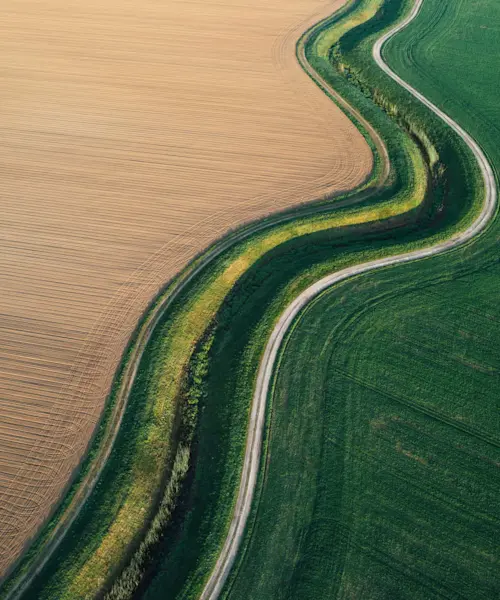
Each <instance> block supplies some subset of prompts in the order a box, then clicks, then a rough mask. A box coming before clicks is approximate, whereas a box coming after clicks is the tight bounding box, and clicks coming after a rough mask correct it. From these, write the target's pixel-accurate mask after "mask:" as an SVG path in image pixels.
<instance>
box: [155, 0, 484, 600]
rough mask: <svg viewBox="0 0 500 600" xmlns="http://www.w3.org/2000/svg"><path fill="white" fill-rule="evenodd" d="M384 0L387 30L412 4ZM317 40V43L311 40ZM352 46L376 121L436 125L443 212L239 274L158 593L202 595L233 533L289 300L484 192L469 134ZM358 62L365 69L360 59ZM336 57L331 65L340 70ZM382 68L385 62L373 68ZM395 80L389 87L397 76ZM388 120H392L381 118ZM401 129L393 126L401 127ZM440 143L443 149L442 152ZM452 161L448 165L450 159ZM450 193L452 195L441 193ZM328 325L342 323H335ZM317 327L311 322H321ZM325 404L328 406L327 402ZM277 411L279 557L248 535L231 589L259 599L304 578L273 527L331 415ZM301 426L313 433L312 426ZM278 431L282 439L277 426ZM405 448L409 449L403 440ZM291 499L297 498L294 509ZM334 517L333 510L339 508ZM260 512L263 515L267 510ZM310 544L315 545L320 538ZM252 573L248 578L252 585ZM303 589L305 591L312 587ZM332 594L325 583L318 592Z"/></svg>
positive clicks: (283, 519) (310, 243)
mask: <svg viewBox="0 0 500 600" xmlns="http://www.w3.org/2000/svg"><path fill="white" fill-rule="evenodd" d="M385 8H386V9H391V11H389V10H387V12H386V16H385V18H386V19H387V21H383V20H382V19H379V20H378V29H377V28H376V27H373V24H370V26H369V27H368V28H367V29H368V32H369V33H370V34H371V35H372V36H378V35H379V33H380V32H379V30H380V29H382V28H383V27H384V26H385V25H386V24H387V22H389V20H390V19H392V18H397V16H398V15H399V14H400V13H401V11H402V8H404V7H403V6H401V4H400V3H395V2H393V3H392V4H390V3H386V5H385ZM323 27H325V25H323V26H320V27H319V28H318V31H323V29H322V28H323ZM366 34H367V32H366V31H358V35H359V37H360V39H363V37H364V36H365V35H366ZM372 39H373V37H372ZM369 46H370V42H369V41H367V42H366V43H365V53H368V52H369ZM308 50H309V51H311V46H309V48H308ZM355 50H356V52H355ZM342 51H343V53H342V56H343V57H344V60H345V63H344V64H345V65H347V64H348V65H349V67H350V68H351V69H352V72H357V73H358V75H357V77H356V80H355V82H356V84H357V85H358V86H360V87H361V90H360V87H358V88H357V89H356V88H355V89H354V90H352V91H351V95H350V96H349V93H350V92H349V90H348V88H347V87H346V86H344V89H343V90H342V93H343V95H345V96H346V97H349V98H350V99H352V97H353V96H355V97H356V98H357V100H358V102H357V104H356V105H357V106H359V105H360V104H362V103H364V105H365V106H366V107H369V108H368V109H367V110H370V111H371V115H372V118H373V119H378V121H377V123H379V124H382V123H384V124H385V121H383V119H384V118H385V113H386V112H391V113H393V114H394V112H395V111H394V110H390V111H389V110H387V107H388V106H394V107H397V106H399V105H402V106H404V107H405V110H404V111H403V110H402V109H401V110H399V109H398V111H397V113H396V114H397V116H398V121H399V123H400V124H401V125H402V126H403V127H404V128H405V129H410V130H412V131H413V132H421V133H422V134H423V132H426V133H425V134H423V135H422V139H421V143H422V146H423V147H424V148H426V149H427V150H429V149H431V148H434V149H436V150H435V152H431V151H427V152H426V154H427V158H428V161H429V164H433V165H434V166H435V168H436V171H437V173H440V174H441V175H442V174H443V173H446V185H445V186H443V187H444V189H443V188H440V187H439V177H435V178H434V186H435V187H434V192H435V194H434V202H436V201H439V202H440V204H439V205H438V209H437V210H436V211H435V212H432V206H433V205H432V203H430V204H429V205H427V208H428V209H429V208H430V209H431V210H430V211H429V213H427V214H426V213H425V212H422V213H420V221H419V227H418V230H415V229H414V228H411V227H406V228H400V229H398V230H393V231H392V232H391V233H390V234H388V233H387V232H386V233H385V234H380V233H379V234H378V235H376V234H375V233H374V231H373V227H370V228H365V229H364V231H363V233H364V234H365V236H366V235H367V230H368V231H369V230H371V235H370V236H369V239H367V238H365V239H364V240H363V241H360V237H361V236H360V234H361V231H360V230H359V229H358V230H350V231H349V232H341V231H337V232H329V234H328V235H329V237H328V238H327V237H326V236H324V237H321V236H318V235H315V236H310V237H308V238H307V239H302V240H293V241H291V242H289V243H288V244H285V245H283V246H281V247H280V248H278V249H276V250H275V251H273V252H269V253H268V254H267V255H266V256H265V257H264V258H263V259H262V260H261V261H259V263H257V264H256V265H255V266H254V267H252V268H251V269H249V270H248V271H247V273H246V274H245V275H244V276H243V277H242V278H241V279H240V280H239V282H238V284H237V286H236V287H235V288H234V289H233V290H232V292H231V294H230V295H229V296H228V298H227V299H226V301H225V303H224V305H223V307H222V309H221V310H220V311H219V313H218V315H217V323H218V327H217V328H216V330H215V339H214V345H213V349H212V352H211V361H210V371H209V377H208V379H207V394H206V400H205V403H204V412H203V414H202V416H201V418H200V424H199V430H198V434H197V454H196V461H195V464H194V469H193V470H194V475H193V481H192V482H190V485H189V486H188V487H187V489H186V491H185V494H184V497H183V505H182V506H181V507H180V509H179V511H178V512H177V517H176V518H177V522H176V523H174V525H173V526H172V528H171V529H170V530H169V531H168V532H167V535H166V539H165V541H164V544H163V550H162V552H161V553H159V556H158V557H157V561H158V565H157V566H156V567H154V568H153V571H154V572H155V576H153V577H152V582H151V584H150V586H149V588H148V590H147V592H146V594H145V597H146V598H148V599H149V600H152V599H156V598H161V597H162V595H163V594H164V591H165V590H169V593H170V594H171V596H172V597H179V598H195V597H197V595H198V593H199V591H200V589H201V588H202V587H203V583H204V581H205V578H206V577H207V575H208V573H209V572H210V569H211V568H212V566H213V564H214V561H215V558H216V556H217V553H218V550H219V548H220V546H221V542H222V540H223V539H224V535H225V532H226V528H227V524H228V519H229V517H230V508H231V506H232V503H233V502H234V498H235V489H236V486H237V483H238V478H239V465H240V464H241V455H242V452H243V445H244V441H245V437H244V436H245V426H246V416H247V409H248V405H249V402H250V399H251V394H252V390H253V383H254V378H255V375H256V371H257V367H258V363H259V359H260V356H261V354H262V349H263V346H264V344H265V340H266V338H267V332H268V331H269V330H270V327H271V326H272V324H273V323H274V321H275V318H276V317H277V315H278V314H279V312H280V311H281V310H282V308H283V306H285V305H286V303H287V302H288V301H289V300H290V299H291V298H293V297H294V296H295V295H296V294H297V293H299V292H300V290H302V289H303V288H304V287H305V286H306V285H308V284H309V283H311V282H312V281H314V280H316V279H317V278H318V277H320V276H321V275H324V274H326V273H328V272H332V271H333V270H336V269H339V268H341V267H342V266H345V265H346V264H351V261H353V262H361V261H362V260H366V259H368V258H371V257H373V256H380V255H381V254H383V253H387V252H390V253H393V252H397V251H402V250H403V249H407V248H408V247H409V246H412V245H416V244H417V243H418V242H417V240H419V239H420V238H421V236H422V235H425V233H428V234H429V235H430V236H431V235H432V231H434V232H435V233H434V235H433V238H434V239H436V238H437V237H438V236H442V235H443V234H444V232H446V233H448V234H449V232H450V230H451V228H452V227H454V226H455V224H456V223H457V222H458V218H457V216H459V217H463V215H464V212H465V209H466V208H467V207H470V206H471V200H472V199H473V198H476V197H477V196H476V195H475V194H476V193H479V190H478V187H479V186H477V184H476V181H477V180H475V170H474V167H472V169H471V165H470V159H469V158H468V156H467V152H464V151H462V149H461V148H460V146H459V145H457V144H456V143H455V142H454V140H453V136H452V135H451V134H450V133H449V132H448V131H447V130H446V129H444V128H443V127H441V126H439V124H436V123H434V122H433V120H432V119H431V118H430V117H429V118H428V121H429V122H431V123H432V127H429V128H428V127H425V119H424V117H423V111H420V109H417V108H415V110H413V104H412V102H411V101H409V100H407V99H406V98H403V95H402V94H401V95H400V92H399V89H398V90H397V95H396V94H395V95H394V97H392V96H390V95H389V94H390V92H387V94H386V95H384V97H382V96H381V95H380V94H379V93H378V92H377V88H370V86H369V84H368V83H366V82H367V81H369V80H370V77H371V73H370V74H368V73H366V70H367V69H368V68H369V67H368V62H367V61H364V60H363V62H361V61H360V62H356V60H359V57H360V56H362V55H361V54H358V53H357V46H354V45H353V50H352V51H351V52H350V53H347V51H346V50H345V48H342ZM311 62H312V61H311ZM328 64H329V63H328ZM358 65H360V66H358ZM316 66H319V67H320V68H322V69H323V70H322V73H323V75H324V76H326V77H328V78H329V79H330V80H331V79H333V78H334V77H336V75H335V74H334V71H333V69H331V66H329V67H327V66H326V65H324V64H322V65H319V63H318V62H317V63H316V64H315V67H316ZM356 68H357V69H358V70H357V71H354V69H356ZM328 69H331V71H332V73H331V77H330V75H329V70H328ZM318 70H319V69H318ZM372 70H373V71H374V70H375V69H373V68H372ZM346 71H347V69H344V72H346ZM376 77H377V78H376V79H375V81H376V82H377V85H378V84H379V82H380V85H382V83H381V78H379V74H378V72H377V74H376ZM351 79H354V78H351ZM337 83H338V85H337ZM341 85H342V84H341V83H340V82H337V81H336V85H335V88H336V89H339V86H341ZM387 87H388V88H389V86H387ZM374 97H377V100H379V99H381V98H388V101H380V104H382V106H383V107H384V111H381V110H380V109H374V108H373V105H372V104H371V103H370V100H372V99H374ZM364 99H366V101H365V100H364ZM389 102H390V104H389ZM383 127H384V125H382V126H381V129H382V130H383ZM386 131H387V129H386ZM390 131H391V134H392V131H393V130H390ZM427 132H428V133H427ZM437 153H438V155H439V159H437V156H436V154H437ZM444 164H445V165H446V170H445V169H444V167H443V165H444ZM403 172H404V171H403ZM475 186H476V187H475ZM438 190H440V191H438ZM475 190H477V191H475ZM440 193H441V194H442V195H439V194H440ZM438 198H439V200H438ZM452 199H453V203H452V201H451V200H452ZM434 206H435V205H434ZM429 214H430V215H431V217H430V218H429ZM469 215H470V213H469ZM426 217H427V218H426ZM465 221H466V219H462V221H461V224H463V223H464V222H465ZM428 264H429V265H433V264H434V263H433V262H432V261H429V262H428ZM407 268H408V267H407ZM441 268H442V265H437V271H436V272H434V276H436V273H437V274H439V273H440V269H441ZM420 269H421V265H420V264H419V266H418V267H412V269H411V275H409V276H408V277H409V281H410V282H411V283H412V282H413V281H414V280H415V276H416V273H417V274H418V272H419V271H420ZM424 272H425V270H424ZM408 273H410V271H408ZM387 274H388V275H387V277H388V278H389V279H388V281H389V283H388V285H390V286H391V289H392V285H395V283H396V281H393V280H392V272H391V271H390V270H388V271H387ZM360 281H362V279H360ZM363 286H366V287H367V288H368V290H370V288H371V286H370V284H365V283H364V282H363V283H362V284H361V287H362V288H363ZM395 287H397V285H395ZM353 298H354V299H355V298H356V294H353ZM326 330H327V331H331V329H329V328H328V327H327V328H326ZM309 334H311V329H310V330H309ZM318 355H321V348H318V347H316V348H315V352H314V353H311V355H309V354H304V355H303V356H302V360H303V359H304V356H311V357H313V356H318ZM295 368H296V370H297V371H298V372H299V373H300V372H303V371H304V368H303V367H302V368H299V367H298V365H297V364H296V365H295ZM306 370H307V369H306ZM308 384H309V388H308V389H306V388H305V387H303V388H301V392H302V395H301V397H300V398H299V400H298V405H299V406H300V405H301V404H302V403H303V402H304V398H308V397H310V396H311V391H312V390H314V386H313V384H312V379H309V380H308ZM307 407H308V405H307V404H306V411H305V414H307ZM288 408H290V407H289V405H288V404H287V403H285V408H284V410H287V409H288ZM320 408H321V410H322V408H323V407H320ZM321 410H320V411H319V412H317V413H316V415H317V416H318V417H319V419H320V418H321V414H322V412H321ZM274 418H275V415H274V412H273V413H272V414H270V426H271V427H272V430H271V431H272V433H273V434H274V431H275V429H279V431H280V434H282V435H283V437H284V438H285V437H286V441H287V442H288V443H287V445H286V446H285V450H284V452H285V453H286V452H287V453H288V454H289V456H290V457H291V460H290V461H288V462H286V463H284V462H282V461H281V460H280V459H281V458H282V455H280V456H279V457H277V458H274V457H275V454H274V452H273V449H272V448H269V449H270V452H269V453H268V454H267V457H266V460H269V463H270V464H275V465H276V472H275V480H274V483H275V485H276V487H278V488H280V490H281V496H280V499H281V501H282V502H281V503H280V504H279V507H278V508H277V510H276V511H275V512H274V513H273V519H274V520H273V521H272V523H271V522H270V521H265V522H263V525H262V527H261V529H260V532H261V543H262V546H265V545H267V546H268V550H269V553H270V554H273V555H274V556H275V557H276V559H275V560H274V561H270V557H269V553H268V554H266V555H264V554H262V547H259V548H255V549H254V548H253V546H248V547H247V549H246V551H245V552H244V553H243V563H242V564H241V565H240V570H239V573H237V575H236V579H235V581H233V582H232V585H231V586H230V587H229V588H228V591H227V595H228V596H232V595H233V594H234V595H235V597H241V598H252V597H253V598H256V599H257V598H259V599H260V598H268V597H269V598H273V597H275V596H276V597H283V598H287V597H289V596H288V595H287V594H289V593H290V590H291V589H292V588H293V586H294V585H295V584H296V582H295V581H294V582H293V583H290V585H289V586H288V585H285V583H286V582H284V581H283V580H282V579H279V578H278V577H277V573H278V572H282V571H281V568H280V569H277V570H275V567H277V564H278V563H279V562H280V561H284V559H285V556H284V554H283V553H281V552H280V548H281V546H280V544H281V541H282V540H281V539H273V538H272V536H271V535H270V532H271V530H272V528H278V527H286V524H287V523H290V522H293V519H294V515H293V514H291V509H292V508H294V507H300V505H301V503H300V500H298V501H297V499H296V497H295V495H294V492H295V489H294V488H293V487H292V486H291V487H289V486H288V481H287V467H288V464H289V462H293V457H294V456H296V454H297V453H300V452H301V451H304V452H307V450H306V449H307V444H308V443H313V442H312V439H311V437H312V436H314V435H317V432H318V431H320V430H321V422H320V421H319V419H318V422H316V423H314V427H311V426H310V425H311V421H309V422H308V423H307V424H306V428H307V429H306V430H307V433H308V434H309V436H310V437H309V439H308V440H307V441H306V442H305V443H302V439H301V438H300V436H295V435H294V430H292V428H291V427H290V428H289V429H288V430H287V428H286V427H284V428H283V430H282V428H281V427H279V425H278V424H275V421H274ZM296 418H297V411H293V412H292V413H291V415H290V422H293V421H295V419H296ZM301 433H304V430H303V431H302V432H301ZM269 443H272V438H271V441H270V442H269ZM319 443H321V440H317V441H316V444H319ZM313 445H314V444H313ZM214 448H217V453H216V454H214V450H213V449H214ZM301 449H304V450H301ZM403 450H405V449H404V448H403ZM264 464H265V463H264ZM310 467H311V465H310V464H309V462H307V461H306V462H305V463H304V462H301V463H300V464H297V467H296V468H294V474H295V475H297V477H298V478H299V479H300V477H303V474H304V470H307V469H309V468H310ZM317 476H318V473H317V471H314V474H313V475H312V477H313V478H315V477H317ZM265 481H267V478H266V479H265ZM261 483H262V482H261ZM300 486H301V489H302V490H303V491H304V493H305V494H307V490H308V483H307V482H304V484H300ZM265 492H266V488H263V490H262V494H265ZM270 502H271V500H270ZM287 509H289V510H288V512H287ZM299 510H300V508H299ZM280 511H281V512H280ZM328 518H333V517H332V516H331V515H329V517H328ZM257 522H258V523H260V513H259V519H258V521H257ZM295 523H296V524H297V528H298V533H297V529H296V530H295V533H297V535H298V538H295V539H294V543H296V545H295V546H294V547H293V551H292V554H293V552H295V553H296V554H295V555H294V560H299V559H298V552H299V549H300V539H301V534H300V531H301V530H302V532H303V529H304V527H305V526H306V524H304V523H303V522H300V521H298V520H296V521H295ZM252 539H253V538H252ZM309 550H311V549H310V548H309ZM264 556H265V557H264ZM252 559H253V562H252ZM266 561H267V562H266ZM282 564H284V563H282ZM286 565H287V566H286V568H285V569H283V572H285V573H288V574H289V575H291V574H292V569H291V568H290V562H289V561H288V562H287V563H286ZM302 575H304V573H302ZM328 576H329V574H327V573H325V572H324V573H323V578H324V579H327V577H328ZM260 579H262V580H263V581H266V582H267V583H268V584H269V585H270V586H271V584H273V585H272V587H269V588H266V587H260V586H259V581H260ZM240 582H243V583H241V587H238V586H239V585H240ZM245 584H246V586H245V587H243V586H244V585H245ZM316 591H318V590H316ZM302 592H304V590H303V589H302ZM310 592H311V594H310V596H311V597H313V592H314V590H310ZM327 595H328V594H327V593H326V592H325V594H324V595H319V597H324V596H327ZM297 597H300V594H297ZM361 597H363V596H361ZM387 597H390V595H388V596H387Z"/></svg>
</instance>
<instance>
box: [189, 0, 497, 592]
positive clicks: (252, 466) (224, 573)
mask: <svg viewBox="0 0 500 600" xmlns="http://www.w3.org/2000/svg"><path fill="white" fill-rule="evenodd" d="M422 4H423V0H416V2H415V5H414V7H413V9H412V11H411V12H410V14H409V15H408V16H407V17H406V18H405V19H404V20H403V21H401V22H400V23H398V25H396V26H395V27H394V28H393V29H391V30H390V31H389V32H387V33H386V34H385V35H383V36H382V37H381V38H380V39H379V40H378V41H377V43H376V44H375V45H374V48H373V58H374V59H375V61H376V63H377V64H378V66H379V67H380V68H381V69H382V70H383V71H384V72H385V73H387V75H389V77H391V78H392V79H394V81H396V82H397V83H398V84H399V85H401V86H402V87H403V88H405V89H406V90H408V92H410V93H411V94H412V95H413V96H414V97H415V98H417V99H418V100H420V102H422V103H423V104H425V106H427V107H428V108H429V109H430V110H432V111H433V112H434V113H435V114H436V115H437V116H438V117H440V118H441V119H442V120H443V121H444V122H445V123H447V125H449V126H450V127H451V128H452V129H453V130H454V131H455V132H456V133H457V134H458V135H459V136H460V137H461V138H462V139H463V140H464V142H465V143H466V144H467V146H469V148H470V149H471V150H472V152H473V153H474V156H475V158H476V160H477V163H478V166H479V168H480V170H481V174H482V177H483V180H484V185H485V199H484V204H483V208H482V210H481V214H480V215H479V216H478V218H477V219H476V220H475V221H474V223H473V224H472V225H471V226H470V227H469V228H468V229H466V230H465V231H463V232H460V233H457V234H455V235H454V236H453V237H451V238H450V239H448V240H446V241H443V242H441V243H439V244H436V245H435V246H430V247H428V248H424V249H422V250H415V251H413V252H407V253H404V254H399V255H396V256H390V257H387V258H382V259H379V260H373V261H369V262H366V263H362V264H359V265H356V266H352V267H348V268H346V269H343V270H341V271H338V272H336V273H332V274H331V275H328V276H327V277H324V278H323V279H321V280H320V281H318V282H316V283H315V284H314V285H312V286H310V287H309V288H307V289H306V290H305V291H304V292H302V293H301V294H300V295H299V296H297V298H295V300H294V301H293V302H292V303H291V304H290V305H289V306H288V307H287V308H286V309H285V310H284V311H283V313H282V315H281V317H280V319H279V321H278V323H277V324H276V326H275V328H274V329H273V331H272V333H271V336H270V338H269V342H268V344H267V346H266V349H265V352H264V355H263V357H262V361H261V364H260V368H259V373H258V376H257V384H256V388H255V392H254V396H253V401H252V409H251V415H250V422H249V427H248V438H247V444H246V449H245V458H244V464H243V471H242V475H241V482H240V489H239V493H238V498H237V501H236V506H235V509H234V514H233V517H232V520H231V524H230V527H229V531H228V534H227V537H226V540H225V543H224V546H223V548H222V551H221V553H220V555H219V558H218V559H217V563H216V565H215V568H214V570H213V572H212V574H211V576H210V578H209V580H208V582H207V584H206V586H205V588H204V590H203V592H202V594H201V596H200V599H201V600H216V598H218V597H219V594H220V592H221V590H222V588H223V586H224V584H225V582H226V580H227V577H228V575H229V572H230V570H231V567H232V565H233V563H234V560H235V558H236V554H237V552H238V548H239V546H240V543H241V540H242V538H243V534H244V530H245V526H246V523H247V520H248V516H249V514H250V509H251V505H252V499H253V495H254V491H255V485H256V482H257V476H258V472H259V465H260V456H261V447H262V434H263V429H264V422H265V412H266V402H267V397H268V392H269V385H270V382H271V377H272V374H273V369H274V365H275V362H276V357H277V356H278V352H279V348H280V346H281V344H282V342H283V339H284V337H285V335H286V333H287V331H288V329H289V327H290V325H291V324H292V322H293V321H294V320H295V318H296V317H297V315H298V314H299V312H300V311H301V310H302V309H303V308H304V307H305V306H306V305H307V304H308V303H309V302H310V301H311V300H312V299H313V298H315V297H316V296H318V294H320V293H321V292H323V291H324V290H326V289H328V288H329V287H331V286H333V285H335V284H337V283H339V282H340V281H343V280H344V279H347V278H349V277H353V276H355V275H359V274H360V273H365V272H367V271H373V270H375V269H380V268H383V267H387V266H389V265H396V264H400V263H406V262H410V261H414V260H420V259H423V258H427V257H429V256H434V255H436V254H441V253H442V252H445V251H447V250H450V249H452V248H455V247H457V246H460V245H461V244H463V243H465V242H467V241H468V240H470V239H471V238H473V237H474V236H475V235H477V234H478V233H479V232H480V231H482V230H483V229H484V228H485V226H486V225H487V224H488V222H489V221H490V220H491V219H492V217H493V215H494V213H495V209H496V202H497V188H496V181H495V176H494V174H493V170H492V168H491V166H490V164H489V163H488V161H487V159H486V156H485V155H484V153H483V152H482V150H481V148H480V147H479V146H478V144H477V143H476V142H475V140H474V139H473V138H472V137H471V136H470V135H469V134H468V133H467V132H466V131H464V130H463V129H462V127H460V125H458V123H456V122H455V121H454V120H453V119H452V118H450V117H449V116H448V115H446V114H445V113H444V112H443V111H442V110H440V109H439V108H438V107H437V106H435V105H434V104H433V103H432V102H430V100H428V99H427V98H425V97H424V96H423V95H422V94H421V93H420V92H418V91H417V90H416V89H414V88H413V87H412V86H410V85H409V84H408V83H406V82H405V81H403V80H402V79H401V77H399V76H398V75H396V73H394V72H393V71H392V70H391V68H390V67H389V66H388V65H387V64H386V63H385V62H384V59H383V57H382V47H383V45H384V43H385V42H387V40H389V39H390V38H391V37H392V36H394V35H395V34H396V33H398V32H399V31H401V30H402V29H404V28H405V27H406V26H407V25H408V24H409V23H410V22H411V21H413V19H415V17H416V16H417V14H418V13H419V11H420V8H421V6H422Z"/></svg>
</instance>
